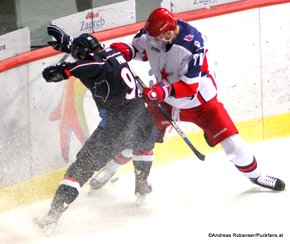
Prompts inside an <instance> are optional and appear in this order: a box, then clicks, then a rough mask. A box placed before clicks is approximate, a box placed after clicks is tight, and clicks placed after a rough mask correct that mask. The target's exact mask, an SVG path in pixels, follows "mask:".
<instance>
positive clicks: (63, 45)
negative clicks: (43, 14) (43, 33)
mask: <svg viewBox="0 0 290 244" xmlns="http://www.w3.org/2000/svg"><path fill="white" fill-rule="evenodd" d="M47 33H48V35H51V36H53V37H54V38H55V39H56V41H49V42H47V44H48V45H49V46H51V47H52V48H53V49H55V50H57V51H61V52H65V53H70V47H71V44H72V42H73V40H74V38H73V37H72V36H69V35H67V34H66V33H65V32H64V31H63V30H62V29H61V28H59V27H58V26H56V25H49V26H47Z"/></svg>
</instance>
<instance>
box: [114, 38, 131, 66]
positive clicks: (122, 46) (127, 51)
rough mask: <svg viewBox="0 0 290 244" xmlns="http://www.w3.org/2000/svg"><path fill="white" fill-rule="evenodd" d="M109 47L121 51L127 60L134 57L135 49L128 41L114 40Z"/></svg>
mask: <svg viewBox="0 0 290 244" xmlns="http://www.w3.org/2000/svg"><path fill="white" fill-rule="evenodd" d="M110 47H111V48H112V49H115V50H118V51H119V52H121V53H122V54H123V56H124V58H125V60H126V61H127V62H129V61H130V60H131V59H133V58H134V57H135V54H136V52H135V49H134V47H133V45H132V44H130V43H123V42H115V43H112V44H111V45H110Z"/></svg>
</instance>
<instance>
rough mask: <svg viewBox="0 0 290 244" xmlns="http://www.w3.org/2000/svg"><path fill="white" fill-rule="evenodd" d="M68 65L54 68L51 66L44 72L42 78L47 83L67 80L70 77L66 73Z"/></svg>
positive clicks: (58, 65)
mask: <svg viewBox="0 0 290 244" xmlns="http://www.w3.org/2000/svg"><path fill="white" fill-rule="evenodd" d="M65 68H66V63H65V62H63V63H59V64H56V65H54V66H49V67H47V68H45V69H44V70H43V71H42V76H43V78H44V79H45V80H46V82H59V81H62V80H66V79H67V78H68V76H67V75H66V73H65V72H64V70H65Z"/></svg>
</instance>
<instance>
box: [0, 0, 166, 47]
mask: <svg viewBox="0 0 290 244" xmlns="http://www.w3.org/2000/svg"><path fill="white" fill-rule="evenodd" d="M122 1H123V0H61V1H60V0H0V35H3V34H6V33H8V32H12V31H15V30H18V29H21V28H24V27H28V28H29V30H30V32H31V37H30V38H31V48H32V49H35V48H38V47H41V46H44V45H46V43H47V41H48V40H50V37H49V36H48V35H47V33H46V26H47V25H48V24H49V23H50V22H51V21H52V20H53V19H57V18H60V17H64V16H67V15H71V14H74V13H77V12H81V11H84V10H87V9H90V8H96V7H101V6H105V5H108V4H112V3H118V2H122ZM135 3H136V21H137V22H140V21H144V20H146V19H147V17H148V15H149V14H150V12H151V11H152V10H153V9H155V8H158V7H160V3H161V0H136V1H135Z"/></svg>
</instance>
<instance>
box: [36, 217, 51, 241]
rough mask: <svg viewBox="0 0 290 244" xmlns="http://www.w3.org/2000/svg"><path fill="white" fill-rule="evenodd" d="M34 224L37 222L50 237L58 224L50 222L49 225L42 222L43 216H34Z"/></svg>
mask: <svg viewBox="0 0 290 244" xmlns="http://www.w3.org/2000/svg"><path fill="white" fill-rule="evenodd" d="M32 222H33V224H35V225H36V226H37V227H38V228H39V229H40V230H41V231H42V232H43V233H44V235H45V236H47V237H49V236H51V234H52V231H53V229H55V227H56V224H49V225H44V224H43V223H42V218H34V219H33V221H32Z"/></svg>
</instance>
